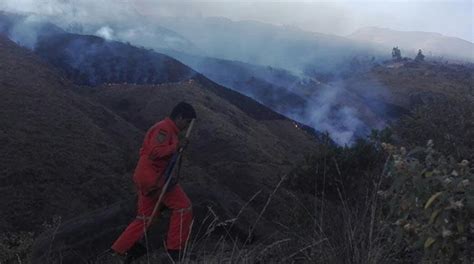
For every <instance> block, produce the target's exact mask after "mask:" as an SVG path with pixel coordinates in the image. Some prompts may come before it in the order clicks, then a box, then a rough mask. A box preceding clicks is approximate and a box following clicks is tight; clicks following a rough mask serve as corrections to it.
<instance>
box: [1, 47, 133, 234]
mask: <svg viewBox="0 0 474 264" xmlns="http://www.w3.org/2000/svg"><path fill="white" fill-rule="evenodd" d="M0 69H1V70H0V93H1V94H2V96H1V98H0V119H1V120H2V126H1V130H0V131H1V134H0V142H1V146H2V148H1V151H0V159H1V162H0V171H1V176H0V177H1V181H0V182H1V184H0V189H1V193H2V199H1V201H0V209H1V211H2V215H3V217H2V218H1V220H0V228H1V230H3V231H7V230H8V231H12V230H15V231H19V230H28V231H35V230H36V229H37V228H38V227H39V226H40V225H41V224H42V223H43V222H44V221H49V220H50V219H51V218H53V217H54V216H55V215H60V216H62V217H65V218H68V217H71V216H74V215H78V214H81V213H82V212H86V211H88V210H91V209H94V208H99V207H102V206H105V205H108V204H111V203H112V202H114V201H116V200H117V199H119V198H120V197H121V196H122V195H124V194H126V193H127V192H129V187H128V185H127V183H128V177H127V176H126V173H127V172H129V171H130V169H131V166H130V164H127V163H130V161H131V157H130V156H129V154H130V152H134V151H135V150H136V149H137V145H138V144H139V142H140V141H141V135H142V132H141V131H139V130H137V129H136V128H135V127H133V126H132V125H130V124H129V123H127V122H126V121H124V120H123V119H122V118H120V117H118V116H117V115H115V114H114V113H112V112H111V111H109V110H107V109H106V108H104V107H103V106H101V105H99V104H97V103H93V102H92V101H90V100H88V99H86V98H83V97H81V96H78V95H77V94H75V93H73V92H72V90H71V89H70V88H72V86H73V84H72V83H71V82H69V81H67V80H66V79H64V78H63V77H61V76H60V75H58V74H56V73H55V72H54V71H52V70H51V69H49V68H48V66H47V65H46V64H45V63H43V62H41V61H40V60H39V59H38V58H37V57H36V56H35V55H33V54H32V53H30V52H28V51H27V50H25V49H22V48H19V47H18V46H17V45H16V44H14V43H13V42H11V41H9V40H7V39H5V38H0Z"/></svg>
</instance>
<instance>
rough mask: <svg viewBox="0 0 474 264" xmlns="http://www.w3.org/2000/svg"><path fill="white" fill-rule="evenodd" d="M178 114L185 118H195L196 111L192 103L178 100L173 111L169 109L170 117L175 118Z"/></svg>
mask: <svg viewBox="0 0 474 264" xmlns="http://www.w3.org/2000/svg"><path fill="white" fill-rule="evenodd" d="M178 116H181V117H182V118H186V119H192V118H196V111H195V110H194V107H193V106H192V105H190V104H188V103H186V102H180V103H179V104H177V105H176V106H175V107H174V108H173V111H171V114H170V118H171V119H176V118H177V117H178Z"/></svg>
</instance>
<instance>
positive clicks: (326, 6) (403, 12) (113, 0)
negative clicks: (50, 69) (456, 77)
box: [0, 0, 474, 42]
mask: <svg viewBox="0 0 474 264" xmlns="http://www.w3.org/2000/svg"><path fill="white" fill-rule="evenodd" d="M0 9H4V10H9V11H27V12H36V13H41V14H50V15H58V14H62V15H64V16H67V17H72V16H73V14H74V15H75V16H76V17H79V18H81V19H103V20H105V21H106V20H109V19H124V20H129V19H134V17H135V16H137V15H139V16H144V17H156V16H157V15H165V16H203V17H206V16H222V17H227V18H230V19H232V20H258V21H262V22H268V23H272V24H278V25H291V26H296V27H299V28H301V29H304V30H308V31H315V32H321V33H330V34H337V35H342V36H344V35H348V34H350V33H352V32H353V31H355V30H357V29H358V28H361V27H367V26H377V27H385V28H391V29H395V30H404V31H427V32H438V33H441V34H443V35H447V36H454V37H459V38H462V39H465V40H469V41H471V42H474V31H473V11H474V7H473V3H472V0H437V1H433V0H398V1H383V0H379V1H375V0H371V1H367V0H366V1H361V0H352V1H347V0H346V1H343V0H333V1H314V0H313V1H311V0H307V1H276V0H273V1H268V0H253V1H236V0H221V1H198V0H172V1H163V0H0Z"/></svg>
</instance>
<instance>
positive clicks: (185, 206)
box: [112, 184, 193, 254]
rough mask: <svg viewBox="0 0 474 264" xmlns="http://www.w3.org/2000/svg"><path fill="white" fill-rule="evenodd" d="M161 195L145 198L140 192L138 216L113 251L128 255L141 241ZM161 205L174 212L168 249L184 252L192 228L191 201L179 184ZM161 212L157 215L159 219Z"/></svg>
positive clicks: (114, 245)
mask: <svg viewBox="0 0 474 264" xmlns="http://www.w3.org/2000/svg"><path fill="white" fill-rule="evenodd" d="M158 198H159V194H158V195H153V196H144V195H142V194H141V193H140V192H138V214H137V218H136V219H135V220H133V221H132V222H131V223H130V224H129V225H128V227H127V228H126V229H125V231H123V233H122V234H121V235H120V237H119V238H118V239H117V240H116V241H115V243H114V244H113V245H112V249H113V250H114V251H115V252H118V253H120V254H124V253H126V252H127V251H128V250H129V249H130V248H131V247H132V246H133V245H134V244H135V243H136V242H137V241H138V240H140V239H141V238H142V237H143V235H144V231H145V225H146V221H148V219H149V216H150V215H151V214H152V211H153V208H154V207H155V204H156V202H157V201H158ZM161 203H162V204H163V205H164V206H166V207H168V208H169V209H171V210H172V213H171V218H170V224H169V228H168V236H167V239H166V248H167V249H168V250H183V249H184V246H185V245H186V241H187V239H188V237H189V232H190V226H191V222H192V218H193V215H192V210H191V201H190V200H189V198H188V196H187V195H186V193H184V191H183V189H182V188H181V186H180V185H179V184H177V185H175V186H173V187H171V190H169V191H168V192H167V193H165V195H164V196H163V199H162V201H161ZM158 215H159V211H158V212H157V214H156V217H158Z"/></svg>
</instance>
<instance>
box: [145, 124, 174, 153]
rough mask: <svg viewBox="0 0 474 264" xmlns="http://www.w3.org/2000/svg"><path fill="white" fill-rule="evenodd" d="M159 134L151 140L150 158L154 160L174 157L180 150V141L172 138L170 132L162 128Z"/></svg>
mask: <svg viewBox="0 0 474 264" xmlns="http://www.w3.org/2000/svg"><path fill="white" fill-rule="evenodd" d="M157 131H158V132H157V133H156V134H155V135H153V138H151V139H150V143H151V151H150V158H151V159H152V160H156V159H162V158H166V157H169V156H171V155H173V154H174V153H175V152H176V151H177V148H178V140H177V139H174V140H173V137H172V136H171V133H172V132H170V131H168V130H166V129H164V128H160V129H157Z"/></svg>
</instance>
